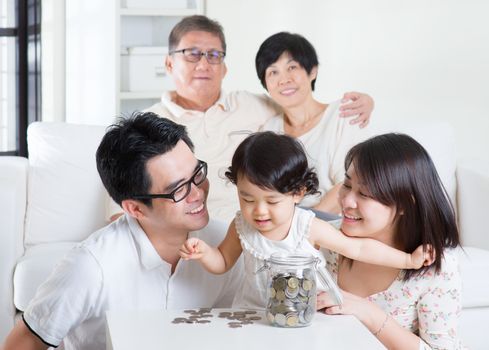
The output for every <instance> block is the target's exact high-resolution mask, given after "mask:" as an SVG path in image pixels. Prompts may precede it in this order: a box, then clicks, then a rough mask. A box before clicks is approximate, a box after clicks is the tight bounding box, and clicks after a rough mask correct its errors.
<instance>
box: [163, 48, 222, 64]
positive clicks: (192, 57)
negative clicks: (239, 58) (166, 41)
mask: <svg viewBox="0 0 489 350" xmlns="http://www.w3.org/2000/svg"><path fill="white" fill-rule="evenodd" d="M174 53H181V54H183V58H184V59H185V61H187V62H192V63H196V62H199V61H200V59H201V58H202V56H205V58H206V60H207V62H209V63H210V64H220V63H222V61H224V57H226V53H225V52H223V51H218V50H209V51H202V50H199V49H197V48H194V47H193V48H189V49H182V50H173V51H170V55H173V54H174Z"/></svg>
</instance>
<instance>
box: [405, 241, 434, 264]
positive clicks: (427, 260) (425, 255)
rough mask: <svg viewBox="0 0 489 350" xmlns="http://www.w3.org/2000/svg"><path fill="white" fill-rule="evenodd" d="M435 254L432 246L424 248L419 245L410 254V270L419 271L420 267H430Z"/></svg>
mask: <svg viewBox="0 0 489 350" xmlns="http://www.w3.org/2000/svg"><path fill="white" fill-rule="evenodd" d="M435 257H436V253H435V251H434V249H433V246H432V245H430V244H428V245H427V246H426V247H424V246H423V245H420V246H419V247H418V248H416V250H415V251H414V252H413V253H412V254H411V266H410V267H409V268H411V269H419V268H421V267H422V266H430V265H431V264H433V262H434V261H435Z"/></svg>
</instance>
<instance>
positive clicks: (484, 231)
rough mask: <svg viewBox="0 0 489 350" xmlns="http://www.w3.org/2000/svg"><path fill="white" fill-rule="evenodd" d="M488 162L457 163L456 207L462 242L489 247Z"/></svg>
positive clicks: (467, 160) (473, 245)
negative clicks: (487, 219)
mask: <svg viewBox="0 0 489 350" xmlns="http://www.w3.org/2000/svg"><path fill="white" fill-rule="evenodd" d="M488 200H489V165H488V164H485V163H484V162H482V161H477V160H472V159H464V160H461V161H459V162H458V164H457V209H458V222H459V226H460V234H461V238H462V244H463V245H464V246H471V247H476V248H482V249H488V250H489V234H488V233H489V229H488V227H487V226H486V225H485V224H484V223H485V218H486V217H487V215H488V208H489V207H488V205H487V201H488Z"/></svg>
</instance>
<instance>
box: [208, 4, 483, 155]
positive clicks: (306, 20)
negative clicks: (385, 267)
mask: <svg viewBox="0 0 489 350" xmlns="http://www.w3.org/2000/svg"><path fill="white" fill-rule="evenodd" d="M206 13H207V15H208V16H209V17H211V18H215V19H217V20H218V21H219V22H220V23H221V24H222V25H223V27H224V29H225V34H226V38H227V44H228V55H227V57H226V62H227V64H228V69H229V71H228V76H227V77H226V79H225V84H224V87H225V88H226V89H227V90H232V89H248V90H251V91H256V92H262V91H263V89H262V88H261V86H260V84H259V81H258V78H257V77H256V73H255V69H254V57H255V54H256V51H257V49H258V46H259V44H260V43H261V42H262V41H263V40H264V39H265V38H266V37H268V36H269V35H271V34H273V33H275V32H278V31H281V30H288V31H292V32H298V33H300V34H302V35H304V36H305V37H306V38H308V39H309V40H310V41H311V42H312V43H313V45H314V46H315V48H316V50H317V52H318V55H319V60H320V64H321V65H320V71H319V78H318V83H317V92H316V96H317V97H318V98H319V99H321V100H324V101H330V100H333V99H337V98H339V97H340V96H341V95H342V93H343V92H345V91H348V90H357V91H362V92H367V93H369V94H370V95H372V96H373V97H374V99H375V101H376V109H375V115H374V118H375V119H378V120H381V119H383V118H390V119H413V120H421V121H422V120H436V119H442V120H446V121H449V122H450V123H451V124H452V125H453V126H454V127H455V129H456V133H457V147H458V156H459V157H461V156H463V157H477V158H480V159H482V160H483V161H485V162H489V155H488V154H487V150H489V137H487V135H486V134H487V133H488V132H489V87H488V86H487V85H488V83H489V21H487V19H486V17H487V14H488V13H489V2H487V1H485V0H468V1H460V0H428V1H427V0H411V1H404V0H376V1H374V0H352V1H342V0H301V1H299V0H266V1H263V0H246V1H244V0H240V1H229V0H207V2H206ZM434 137H436V135H434Z"/></svg>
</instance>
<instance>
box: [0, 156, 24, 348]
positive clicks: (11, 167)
mask: <svg viewBox="0 0 489 350" xmlns="http://www.w3.org/2000/svg"><path fill="white" fill-rule="evenodd" d="M28 164H29V163H28V160H27V159H26V158H22V157H0V198H1V200H0V239H1V242H2V243H1V244H0V343H1V342H2V339H4V338H5V336H6V335H7V333H8V332H9V331H10V329H11V328H12V326H13V324H14V315H15V307H14V303H13V273H14V269H15V264H16V262H17V259H19V258H20V256H22V254H23V251H24V246H23V238H24V218H25V211H26V201H27V172H28Z"/></svg>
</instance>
